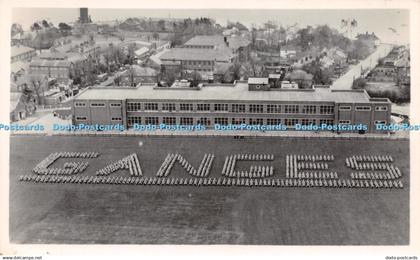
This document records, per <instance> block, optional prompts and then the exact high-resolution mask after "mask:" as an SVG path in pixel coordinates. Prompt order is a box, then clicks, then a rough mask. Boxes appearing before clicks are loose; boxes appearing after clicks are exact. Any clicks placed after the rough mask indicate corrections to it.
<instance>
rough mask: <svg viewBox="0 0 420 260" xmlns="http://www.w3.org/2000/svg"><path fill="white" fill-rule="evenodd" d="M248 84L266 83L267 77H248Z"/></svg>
mask: <svg viewBox="0 0 420 260" xmlns="http://www.w3.org/2000/svg"><path fill="white" fill-rule="evenodd" d="M248 84H268V78H249V79H248Z"/></svg>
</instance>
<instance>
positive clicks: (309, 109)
mask: <svg viewBox="0 0 420 260" xmlns="http://www.w3.org/2000/svg"><path fill="white" fill-rule="evenodd" d="M143 104H144V110H145V111H159V103H143ZM75 106H76V107H85V106H86V103H83V102H76V103H75ZM90 106H91V107H105V106H106V104H105V103H91V104H90ZM110 106H111V107H121V104H120V103H111V104H110ZM213 107H214V111H217V112H229V104H214V106H213ZM266 107H267V110H266V113H268V114H280V113H282V107H284V113H285V114H298V113H302V114H317V106H315V105H302V106H299V105H275V104H269V105H266ZM300 108H301V109H300ZM371 109H372V108H371V107H370V106H356V107H355V110H356V111H371ZM141 110H142V103H138V102H129V103H127V111H129V112H133V111H141ZM161 110H162V111H168V112H172V111H176V110H177V109H176V104H175V103H161ZM351 110H352V107H351V106H340V107H339V111H351ZM179 111H194V104H188V103H182V104H179ZM196 111H200V112H203V111H211V104H196ZM375 111H388V107H387V106H375ZM231 112H233V113H246V105H245V104H232V109H231ZM249 113H260V114H261V113H264V105H262V104H249ZM319 114H323V115H328V114H334V106H331V105H321V106H319Z"/></svg>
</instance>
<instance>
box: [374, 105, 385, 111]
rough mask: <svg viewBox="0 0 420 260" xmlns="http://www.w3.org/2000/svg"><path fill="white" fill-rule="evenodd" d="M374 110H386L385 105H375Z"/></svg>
mask: <svg viewBox="0 0 420 260" xmlns="http://www.w3.org/2000/svg"><path fill="white" fill-rule="evenodd" d="M375 111H388V107H387V106H377V107H375Z"/></svg>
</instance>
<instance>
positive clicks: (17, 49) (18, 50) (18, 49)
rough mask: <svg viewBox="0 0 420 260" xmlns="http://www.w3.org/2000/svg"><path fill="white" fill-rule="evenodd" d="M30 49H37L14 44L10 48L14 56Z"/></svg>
mask: <svg viewBox="0 0 420 260" xmlns="http://www.w3.org/2000/svg"><path fill="white" fill-rule="evenodd" d="M30 51H35V49H32V48H29V47H26V46H12V47H11V48H10V56H12V57H14V56H18V55H21V54H24V53H27V52H30Z"/></svg>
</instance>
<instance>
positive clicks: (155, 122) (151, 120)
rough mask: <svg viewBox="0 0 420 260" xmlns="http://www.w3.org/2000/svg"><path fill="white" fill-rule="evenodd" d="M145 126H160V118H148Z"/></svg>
mask: <svg viewBox="0 0 420 260" xmlns="http://www.w3.org/2000/svg"><path fill="white" fill-rule="evenodd" d="M156 105H157V104H156ZM145 124H146V125H158V124H159V117H156V116H149V117H146V118H145Z"/></svg>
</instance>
